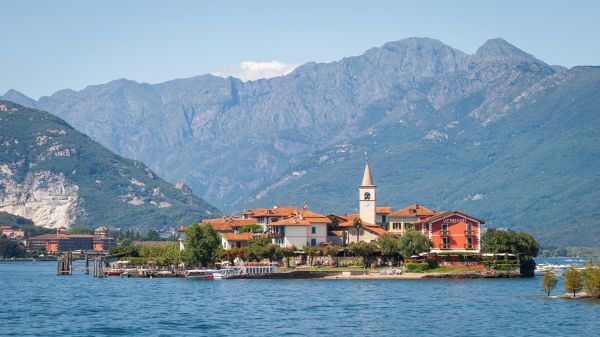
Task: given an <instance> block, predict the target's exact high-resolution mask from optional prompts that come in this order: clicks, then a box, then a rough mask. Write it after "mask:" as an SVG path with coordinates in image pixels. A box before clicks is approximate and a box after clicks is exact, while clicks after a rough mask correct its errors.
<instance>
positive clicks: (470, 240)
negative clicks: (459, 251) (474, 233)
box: [467, 236, 473, 245]
mask: <svg viewBox="0 0 600 337" xmlns="http://www.w3.org/2000/svg"><path fill="white" fill-rule="evenodd" d="M472 244H473V237H471V236H468V237H467V245H472Z"/></svg>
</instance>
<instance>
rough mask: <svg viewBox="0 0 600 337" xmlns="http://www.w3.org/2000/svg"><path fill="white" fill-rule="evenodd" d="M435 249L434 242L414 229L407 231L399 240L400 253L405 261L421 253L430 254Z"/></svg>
mask: <svg viewBox="0 0 600 337" xmlns="http://www.w3.org/2000/svg"><path fill="white" fill-rule="evenodd" d="M431 247H433V242H431V240H430V239H429V238H428V237H426V236H425V235H423V234H422V233H421V232H417V231H415V230H413V229H409V230H407V231H406V232H405V233H404V234H403V235H402V236H401V237H400V239H399V240H398V252H399V253H400V255H402V257H403V258H404V259H407V258H409V257H411V256H413V255H419V254H421V253H428V252H430V251H431Z"/></svg>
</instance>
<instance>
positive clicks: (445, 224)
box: [442, 223, 448, 231]
mask: <svg viewBox="0 0 600 337" xmlns="http://www.w3.org/2000/svg"><path fill="white" fill-rule="evenodd" d="M442 230H443V231H447V230H448V224H447V223H443V224H442Z"/></svg>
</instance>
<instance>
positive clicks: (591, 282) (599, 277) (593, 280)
mask: <svg viewBox="0 0 600 337" xmlns="http://www.w3.org/2000/svg"><path fill="white" fill-rule="evenodd" d="M583 288H584V289H585V292H586V293H587V294H588V296H590V297H593V298H600V263H599V264H598V265H596V266H594V264H593V263H592V260H591V259H590V261H589V262H588V263H587V264H586V266H585V270H584V271H583Z"/></svg>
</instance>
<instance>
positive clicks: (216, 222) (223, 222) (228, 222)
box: [202, 217, 256, 232]
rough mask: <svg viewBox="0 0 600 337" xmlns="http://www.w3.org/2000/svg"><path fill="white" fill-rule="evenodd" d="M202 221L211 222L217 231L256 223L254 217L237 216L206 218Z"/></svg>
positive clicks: (227, 230) (230, 229) (228, 230)
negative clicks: (243, 217)
mask: <svg viewBox="0 0 600 337" xmlns="http://www.w3.org/2000/svg"><path fill="white" fill-rule="evenodd" d="M202 222H203V223H208V224H211V225H212V226H213V227H214V228H215V230H216V231H217V232H231V231H232V230H233V227H242V226H247V225H253V224H256V219H254V218H251V219H242V218H238V217H222V218H216V219H207V220H204V221H202Z"/></svg>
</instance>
